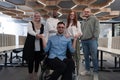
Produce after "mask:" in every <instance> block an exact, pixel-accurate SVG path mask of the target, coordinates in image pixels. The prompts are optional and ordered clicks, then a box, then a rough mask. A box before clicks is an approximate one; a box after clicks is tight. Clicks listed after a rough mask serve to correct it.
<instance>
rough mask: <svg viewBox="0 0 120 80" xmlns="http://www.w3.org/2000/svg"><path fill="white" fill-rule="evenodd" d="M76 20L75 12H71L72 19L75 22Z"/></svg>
mask: <svg viewBox="0 0 120 80" xmlns="http://www.w3.org/2000/svg"><path fill="white" fill-rule="evenodd" d="M74 18H75V13H74V12H71V13H70V19H71V20H73V19H74Z"/></svg>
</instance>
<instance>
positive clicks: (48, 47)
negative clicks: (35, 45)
mask: <svg viewBox="0 0 120 80" xmlns="http://www.w3.org/2000/svg"><path fill="white" fill-rule="evenodd" d="M50 44H51V42H50V40H48V42H47V46H46V48H44V51H45V52H46V53H47V52H48V51H49V49H50Z"/></svg>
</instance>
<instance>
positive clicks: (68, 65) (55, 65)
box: [47, 58, 74, 80]
mask: <svg viewBox="0 0 120 80" xmlns="http://www.w3.org/2000/svg"><path fill="white" fill-rule="evenodd" d="M47 63H48V64H47V65H48V66H49V67H50V68H51V69H52V70H54V71H53V73H52V74H51V76H50V78H49V79H48V80H57V79H58V78H59V77H60V76H61V75H62V79H61V80H72V71H73V67H74V61H73V59H64V60H63V61H61V60H60V59H58V58H54V59H48V60H47Z"/></svg>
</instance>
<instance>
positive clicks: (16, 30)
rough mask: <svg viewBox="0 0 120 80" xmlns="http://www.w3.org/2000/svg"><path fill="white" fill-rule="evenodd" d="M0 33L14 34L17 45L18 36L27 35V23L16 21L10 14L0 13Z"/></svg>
mask: <svg viewBox="0 0 120 80" xmlns="http://www.w3.org/2000/svg"><path fill="white" fill-rule="evenodd" d="M0 33H2V34H12V35H15V36H16V45H18V43H19V42H18V41H19V38H18V36H19V35H22V36H26V35H27V23H16V22H15V21H14V19H13V18H11V17H10V16H7V15H3V14H0Z"/></svg>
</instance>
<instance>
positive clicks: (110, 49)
mask: <svg viewBox="0 0 120 80" xmlns="http://www.w3.org/2000/svg"><path fill="white" fill-rule="evenodd" d="M98 50H101V51H105V52H109V53H111V54H116V55H120V49H112V48H106V47H98Z"/></svg>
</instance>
